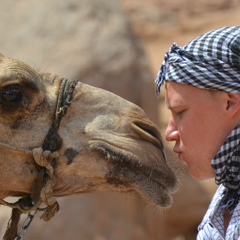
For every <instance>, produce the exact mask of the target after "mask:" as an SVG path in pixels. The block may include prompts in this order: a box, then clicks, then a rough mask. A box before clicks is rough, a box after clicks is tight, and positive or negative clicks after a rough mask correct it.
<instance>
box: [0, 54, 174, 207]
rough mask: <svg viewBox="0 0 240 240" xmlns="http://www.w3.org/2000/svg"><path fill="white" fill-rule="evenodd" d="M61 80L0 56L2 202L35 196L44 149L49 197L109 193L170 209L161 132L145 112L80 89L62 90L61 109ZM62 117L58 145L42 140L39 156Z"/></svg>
mask: <svg viewBox="0 0 240 240" xmlns="http://www.w3.org/2000/svg"><path fill="white" fill-rule="evenodd" d="M63 80H64V79H63V78H61V77H59V76H57V75H53V74H46V73H38V72H37V71H35V70H34V69H32V68H31V67H29V66H28V65H26V64H24V63H22V62H20V61H17V60H14V59H11V58H8V57H5V56H3V55H0V128H1V135H0V169H1V174H0V198H5V197H7V196H28V195H29V194H30V193H31V192H32V191H34V187H35V186H36V181H37V179H38V178H39V172H40V170H41V168H42V167H41V166H40V167H39V164H37V163H36V159H35V158H36V156H38V157H39V159H40V161H44V160H43V159H44V157H43V155H44V154H45V155H48V154H49V151H48V153H44V151H45V150H49V148H50V152H51V153H50V155H51V154H52V156H51V157H50V158H51V161H52V162H51V164H50V165H51V167H52V170H53V171H54V184H52V188H53V189H52V192H51V194H52V196H54V197H58V196H67V195H72V194H80V193H87V192H93V191H108V190H111V191H112V190H113V191H119V192H137V193H139V194H140V195H141V196H143V197H144V198H145V199H147V200H148V201H149V202H151V203H154V204H157V205H160V206H169V205H170V204H171V202H172V200H171V194H172V193H173V191H174V190H175V188H176V182H177V181H176V177H175V175H174V173H173V172H172V170H171V169H170V168H169V166H168V164H167V162H166V159H165V154H164V147H163V144H162V139H161V136H160V133H159V130H158V129H157V127H156V126H155V125H154V124H153V123H152V122H151V121H150V120H149V119H148V118H147V117H146V115H145V113H144V112H143V110H142V109H141V108H139V107H138V106H136V105H134V104H132V103H130V102H128V101H126V100H124V99H122V98H120V97H119V96H117V95H115V94H113V93H111V92H108V91H106V90H103V89H99V88H95V87H92V86H89V85H86V84H83V83H81V82H74V86H72V88H71V89H70V90H69V89H68V90H67V91H68V92H67V94H68V95H69V96H67V97H69V98H68V100H67V101H66V102H67V108H66V109H62V108H58V107H57V102H58V101H59V95H60V94H61V93H62V91H63V90H62V89H63V88H62V85H63ZM61 111H64V114H63V116H62V118H61V121H59V122H58V126H57V131H56V132H55V134H56V135H57V137H56V139H57V141H56V142H54V141H53V142H51V139H50V140H49V139H48V141H47V144H48V147H45V149H44V147H42V146H43V145H44V142H45V143H46V136H47V135H48V133H49V129H51V127H52V126H53V123H54V121H55V120H56V113H59V112H61ZM54 144H56V145H58V146H57V148H55V147H54ZM51 148H53V150H51ZM54 149H57V151H55V150H54ZM52 152H54V153H52ZM54 154H55V155H54ZM53 155H54V156H53ZM56 159H57V162H56ZM47 171H50V172H51V170H49V169H48V170H47Z"/></svg>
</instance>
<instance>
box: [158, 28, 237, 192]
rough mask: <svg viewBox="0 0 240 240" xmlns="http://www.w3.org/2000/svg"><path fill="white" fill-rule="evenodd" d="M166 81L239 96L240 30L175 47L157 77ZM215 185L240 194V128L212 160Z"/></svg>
mask: <svg viewBox="0 0 240 240" xmlns="http://www.w3.org/2000/svg"><path fill="white" fill-rule="evenodd" d="M164 81H174V82H177V83H181V84H188V85H191V86H194V87H198V88H203V89H213V90H218V91H224V92H229V93H237V94H240V26H235V27H223V28H220V29H217V30H215V31H211V32H208V33H206V34H204V35H202V36H200V37H199V38H197V39H195V40H193V41H192V42H190V43H189V44H187V45H186V46H184V47H182V48H180V47H178V46H177V44H173V45H172V47H171V49H170V51H169V52H168V53H166V55H165V59H164V61H163V64H162V67H161V69H160V71H159V73H158V76H157V79H156V81H155V82H156V84H157V92H158V93H160V88H161V86H162V85H163V84H164ZM212 167H213V168H214V169H215V171H216V183H217V184H221V183H223V184H224V186H226V187H227V188H228V189H230V190H231V191H234V192H236V191H237V192H238V193H239V194H240V125H238V126H237V127H236V128H235V129H234V130H233V131H232V133H231V134H230V135H229V137H228V138H227V140H226V142H225V143H224V144H223V146H222V147H221V149H220V150H219V152H218V153H217V155H216V157H215V158H214V159H213V160H212Z"/></svg>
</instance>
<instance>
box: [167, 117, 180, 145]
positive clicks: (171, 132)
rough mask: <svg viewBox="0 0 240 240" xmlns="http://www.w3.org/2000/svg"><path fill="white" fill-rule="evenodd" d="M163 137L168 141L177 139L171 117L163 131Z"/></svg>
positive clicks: (176, 131) (177, 135)
mask: <svg viewBox="0 0 240 240" xmlns="http://www.w3.org/2000/svg"><path fill="white" fill-rule="evenodd" d="M165 139H166V140H167V141H168V142H171V141H177V140H178V139H179V132H178V129H177V126H176V124H175V122H174V121H173V119H172V117H171V118H170V119H169V122H168V125H167V128H166V131H165Z"/></svg>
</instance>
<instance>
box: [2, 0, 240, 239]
mask: <svg viewBox="0 0 240 240" xmlns="http://www.w3.org/2000/svg"><path fill="white" fill-rule="evenodd" d="M239 11H240V1H239V0H212V1H207V0H200V1H199V0H172V1H169V0H148V1H146V0H119V1H118V0H111V1H109V0H42V1H39V0H22V1H16V0H2V1H1V3H0V36H1V37H0V52H2V53H3V54H5V55H7V56H10V57H13V58H17V59H20V60H23V61H25V62H27V63H28V64H30V65H31V66H33V67H34V68H36V69H38V70H40V71H45V72H54V73H58V74H60V75H63V76H65V77H67V78H71V79H73V78H74V79H79V80H80V81H82V82H85V83H89V84H91V85H94V86H98V87H102V88H105V89H107V90H110V91H112V92H115V93H117V94H118V95H120V96H122V97H124V98H126V99H128V100H130V101H132V102H134V103H136V104H138V105H139V106H140V107H142V108H143V109H144V110H145V111H146V113H147V115H148V116H149V117H150V118H151V119H152V120H153V121H154V122H155V123H156V124H158V126H159V127H160V129H161V130H162V133H163V134H164V129H165V127H166V122H167V119H168V117H169V113H168V111H166V109H165V107H164V104H163V96H161V97H160V98H157V97H156V94H155V85H154V78H155V76H156V74H157V72H158V70H159V67H160V65H161V62H162V59H163V56H164V53H165V52H166V51H168V49H169V47H170V46H171V44H172V43H173V42H177V43H178V45H180V46H181V45H184V44H186V43H187V42H189V41H190V40H192V39H193V38H195V37H197V36H199V35H200V34H203V33H205V32H207V31H209V30H212V29H214V28H218V27H222V26H225V25H229V26H230V25H239V22H240V15H239ZM166 151H167V154H168V157H169V162H170V164H171V165H172V166H173V167H174V168H177V169H178V172H179V176H180V179H181V186H180V189H179V191H178V192H177V193H176V194H175V195H174V204H173V206H172V207H171V208H169V209H159V208H157V207H155V206H152V205H149V204H148V203H146V202H144V201H143V200H141V199H140V198H139V197H138V196H136V195H133V194H131V195H128V194H118V193H93V194H87V195H81V196H73V197H67V198H62V199H60V201H59V202H60V206H61V210H60V212H59V213H58V214H57V216H56V217H54V219H52V220H51V221H50V222H47V223H46V222H43V221H42V220H40V219H39V216H37V217H36V219H34V221H33V223H32V225H31V227H30V229H29V230H28V232H27V233H26V236H25V239H26V240H28V239H34V240H49V239H51V240H65V239H71V240H77V239H80V240H193V239H196V233H197V226H198V224H199V223H200V222H201V219H202V217H203V215H204V213H205V211H206V209H207V207H208V204H209V202H210V200H211V197H212V195H213V193H214V191H215V190H216V186H215V184H214V182H213V181H212V180H211V181H204V182H196V181H194V180H193V179H191V178H190V177H189V176H188V175H187V173H186V171H185V168H184V167H183V166H181V164H180V163H178V162H177V161H176V157H175V156H174V155H173V154H172V152H171V145H170V144H167V143H166ZM9 217H10V210H9V209H6V208H4V207H1V208H0V237H1V236H2V235H3V233H4V230H5V228H6V226H7V221H8V218H9Z"/></svg>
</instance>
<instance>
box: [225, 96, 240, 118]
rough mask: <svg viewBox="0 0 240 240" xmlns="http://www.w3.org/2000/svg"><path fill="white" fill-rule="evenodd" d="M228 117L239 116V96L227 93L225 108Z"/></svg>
mask: <svg viewBox="0 0 240 240" xmlns="http://www.w3.org/2000/svg"><path fill="white" fill-rule="evenodd" d="M226 110H227V111H228V113H229V117H231V118H232V117H235V116H236V115H239V116H240V94H236V93H227V107H226Z"/></svg>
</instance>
